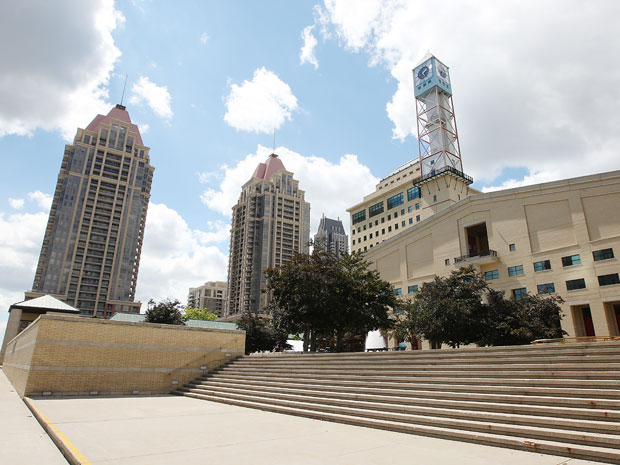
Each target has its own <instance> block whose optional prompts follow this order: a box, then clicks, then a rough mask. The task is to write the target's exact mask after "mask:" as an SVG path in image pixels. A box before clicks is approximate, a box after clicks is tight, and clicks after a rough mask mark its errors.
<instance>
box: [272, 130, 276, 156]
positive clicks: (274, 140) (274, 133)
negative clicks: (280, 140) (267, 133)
mask: <svg viewBox="0 0 620 465" xmlns="http://www.w3.org/2000/svg"><path fill="white" fill-rule="evenodd" d="M271 153H276V130H275V129H274V130H273V150H272V151H271Z"/></svg>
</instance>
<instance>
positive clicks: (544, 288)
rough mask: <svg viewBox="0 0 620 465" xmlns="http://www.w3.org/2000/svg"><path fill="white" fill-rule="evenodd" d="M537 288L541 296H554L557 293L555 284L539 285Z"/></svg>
mask: <svg viewBox="0 0 620 465" xmlns="http://www.w3.org/2000/svg"><path fill="white" fill-rule="evenodd" d="M536 287H537V288H538V293H539V294H553V293H554V292H555V284H553V283H547V284H539V285H538V286H536Z"/></svg>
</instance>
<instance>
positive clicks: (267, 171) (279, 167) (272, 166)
mask: <svg viewBox="0 0 620 465" xmlns="http://www.w3.org/2000/svg"><path fill="white" fill-rule="evenodd" d="M278 171H286V168H285V167H284V163H282V160H280V159H279V158H278V156H277V155H276V154H275V153H272V154H271V155H269V158H267V161H266V162H265V163H259V164H258V166H257V167H256V170H255V171H254V174H253V175H252V177H254V178H258V179H265V180H267V179H269V178H271V176H273V175H274V174H276V173H277V172H278Z"/></svg>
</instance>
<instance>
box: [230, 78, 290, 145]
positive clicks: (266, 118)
mask: <svg viewBox="0 0 620 465" xmlns="http://www.w3.org/2000/svg"><path fill="white" fill-rule="evenodd" d="M225 103H226V114H225V115H224V120H225V121H226V122H227V123H228V124H229V125H230V126H232V127H233V128H235V129H238V130H242V131H250V132H256V133H261V132H262V133H270V132H273V131H274V130H275V129H279V128H280V126H282V124H284V122H285V121H286V120H290V119H291V113H292V112H293V111H295V109H297V98H296V97H295V96H294V95H293V93H292V92H291V88H290V87H289V85H288V84H286V83H285V82H283V81H281V80H280V78H278V76H276V74H275V73H273V72H272V71H268V70H267V69H265V68H259V69H257V70H256V71H254V77H253V78H252V80H251V81H247V80H246V81H243V84H241V85H237V84H232V85H231V86H230V93H229V94H228V96H227V97H226V100H225Z"/></svg>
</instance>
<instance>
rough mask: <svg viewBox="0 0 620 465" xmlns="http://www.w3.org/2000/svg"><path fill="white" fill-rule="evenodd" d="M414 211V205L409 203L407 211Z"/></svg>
mask: <svg viewBox="0 0 620 465" xmlns="http://www.w3.org/2000/svg"><path fill="white" fill-rule="evenodd" d="M412 211H413V207H412V206H411V205H409V206H408V207H407V213H411V212H412Z"/></svg>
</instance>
